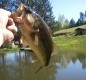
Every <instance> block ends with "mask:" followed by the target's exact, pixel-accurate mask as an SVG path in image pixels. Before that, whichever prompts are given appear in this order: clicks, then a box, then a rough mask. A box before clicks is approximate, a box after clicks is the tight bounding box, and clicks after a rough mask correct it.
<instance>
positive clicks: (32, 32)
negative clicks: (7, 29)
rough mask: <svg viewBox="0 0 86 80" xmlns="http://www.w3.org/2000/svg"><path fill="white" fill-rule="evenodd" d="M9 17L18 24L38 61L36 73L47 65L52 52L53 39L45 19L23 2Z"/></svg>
mask: <svg viewBox="0 0 86 80" xmlns="http://www.w3.org/2000/svg"><path fill="white" fill-rule="evenodd" d="M10 17H11V18H13V20H14V22H15V23H16V24H18V25H19V26H20V29H21V33H22V36H23V39H24V40H25V41H26V42H27V45H28V46H29V47H30V48H31V49H32V51H33V52H34V53H35V55H36V56H37V58H38V60H39V62H40V68H39V69H38V70H37V71H36V73H37V72H38V71H39V70H40V69H42V68H43V67H47V66H48V65H49V63H50V58H51V54H52V52H53V40H52V36H51V33H50V30H49V27H48V26H47V24H46V23H45V21H44V20H43V19H42V18H41V17H40V16H39V15H38V14H37V13H36V12H34V11H33V10H32V9H30V8H29V7H28V6H26V5H24V4H23V3H21V4H20V5H19V7H18V8H17V10H16V11H15V12H14V13H12V14H11V16H10Z"/></svg>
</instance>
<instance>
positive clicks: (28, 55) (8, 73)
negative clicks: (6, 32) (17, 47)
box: [0, 51, 86, 80]
mask: <svg viewBox="0 0 86 80" xmlns="http://www.w3.org/2000/svg"><path fill="white" fill-rule="evenodd" d="M33 54H34V53H33V52H31V51H17V52H7V53H0V80H85V79H86V76H85V75H86V53H76V52H75V53H74V52H67V53H58V54H56V55H53V56H52V58H51V63H50V64H52V67H49V68H44V69H42V70H41V71H39V72H38V73H34V72H35V71H36V70H37V69H38V68H39V62H38V60H37V58H36V56H35V55H33Z"/></svg>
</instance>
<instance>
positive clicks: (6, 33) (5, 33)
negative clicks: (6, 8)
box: [2, 29, 14, 42]
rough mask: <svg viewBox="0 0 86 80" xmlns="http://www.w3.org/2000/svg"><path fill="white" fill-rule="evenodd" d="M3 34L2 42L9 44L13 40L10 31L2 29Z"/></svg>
mask: <svg viewBox="0 0 86 80" xmlns="http://www.w3.org/2000/svg"><path fill="white" fill-rule="evenodd" d="M2 32H3V36H4V41H5V42H6V41H7V42H9V41H12V40H13V39H14V35H13V33H12V32H11V31H9V30H7V29H2Z"/></svg>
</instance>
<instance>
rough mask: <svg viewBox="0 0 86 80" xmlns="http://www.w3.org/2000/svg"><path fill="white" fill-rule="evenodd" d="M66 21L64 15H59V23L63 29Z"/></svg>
mask: <svg viewBox="0 0 86 80" xmlns="http://www.w3.org/2000/svg"><path fill="white" fill-rule="evenodd" d="M64 21H65V17H64V15H59V16H58V22H59V23H60V24H61V27H63V25H64Z"/></svg>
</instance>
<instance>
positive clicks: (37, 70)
mask: <svg viewBox="0 0 86 80" xmlns="http://www.w3.org/2000/svg"><path fill="white" fill-rule="evenodd" d="M42 68H43V67H39V68H38V69H37V70H36V71H35V73H37V72H38V71H40V70H41V69H42Z"/></svg>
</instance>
